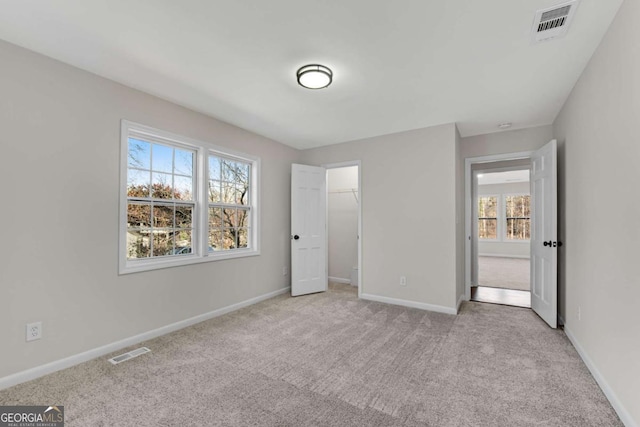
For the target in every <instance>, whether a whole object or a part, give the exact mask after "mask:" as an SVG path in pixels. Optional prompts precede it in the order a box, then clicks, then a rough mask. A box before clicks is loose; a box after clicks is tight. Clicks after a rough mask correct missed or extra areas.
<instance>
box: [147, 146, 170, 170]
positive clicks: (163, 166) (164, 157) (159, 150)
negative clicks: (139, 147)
mask: <svg viewBox="0 0 640 427" xmlns="http://www.w3.org/2000/svg"><path fill="white" fill-rule="evenodd" d="M151 150H152V151H151V159H152V165H153V167H152V169H153V171H154V172H167V173H172V172H173V148H172V147H167V146H166V145H160V144H153V146H152V148H151Z"/></svg>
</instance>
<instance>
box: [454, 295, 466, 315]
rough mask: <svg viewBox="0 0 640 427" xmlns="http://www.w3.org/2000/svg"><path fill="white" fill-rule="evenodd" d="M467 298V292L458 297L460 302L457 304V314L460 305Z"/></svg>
mask: <svg viewBox="0 0 640 427" xmlns="http://www.w3.org/2000/svg"><path fill="white" fill-rule="evenodd" d="M466 300H467V296H466V295H465V294H462V295H460V298H458V303H457V304H456V314H458V313H460V306H461V305H462V303H463V302H464V301H466Z"/></svg>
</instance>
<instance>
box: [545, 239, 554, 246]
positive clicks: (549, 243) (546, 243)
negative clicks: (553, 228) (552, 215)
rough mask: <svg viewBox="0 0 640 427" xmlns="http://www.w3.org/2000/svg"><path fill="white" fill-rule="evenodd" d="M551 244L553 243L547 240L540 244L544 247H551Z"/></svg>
mask: <svg viewBox="0 0 640 427" xmlns="http://www.w3.org/2000/svg"><path fill="white" fill-rule="evenodd" d="M552 243H553V242H552V241H551V240H549V241H548V242H542V244H543V245H544V246H551V244H552Z"/></svg>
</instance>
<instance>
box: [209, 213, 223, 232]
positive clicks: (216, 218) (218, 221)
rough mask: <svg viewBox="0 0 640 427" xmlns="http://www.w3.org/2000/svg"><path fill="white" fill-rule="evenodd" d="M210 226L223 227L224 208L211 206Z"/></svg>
mask: <svg viewBox="0 0 640 427" xmlns="http://www.w3.org/2000/svg"><path fill="white" fill-rule="evenodd" d="M209 228H210V229H216V228H218V229H219V228H222V208H209Z"/></svg>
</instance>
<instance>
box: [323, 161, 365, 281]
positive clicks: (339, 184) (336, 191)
mask: <svg viewBox="0 0 640 427" xmlns="http://www.w3.org/2000/svg"><path fill="white" fill-rule="evenodd" d="M327 178H328V182H327V188H328V189H329V194H328V197H327V202H328V206H327V224H328V228H329V241H328V245H329V277H332V278H338V279H343V280H349V281H350V280H351V272H352V269H353V267H357V266H358V201H357V200H358V199H357V197H358V194H357V190H358V167H357V166H350V167H346V168H337V169H329V170H328V172H327ZM353 190H355V191H356V193H355V194H354V193H353Z"/></svg>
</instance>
